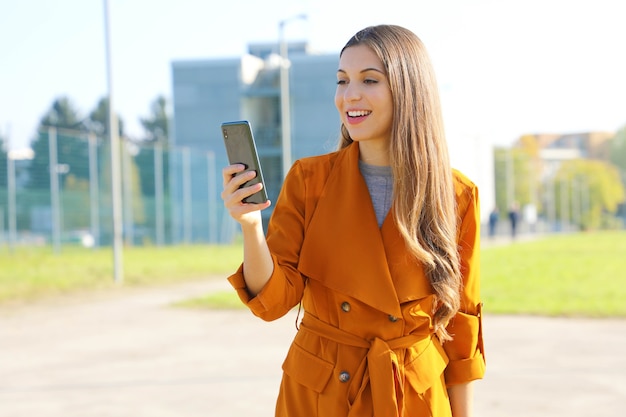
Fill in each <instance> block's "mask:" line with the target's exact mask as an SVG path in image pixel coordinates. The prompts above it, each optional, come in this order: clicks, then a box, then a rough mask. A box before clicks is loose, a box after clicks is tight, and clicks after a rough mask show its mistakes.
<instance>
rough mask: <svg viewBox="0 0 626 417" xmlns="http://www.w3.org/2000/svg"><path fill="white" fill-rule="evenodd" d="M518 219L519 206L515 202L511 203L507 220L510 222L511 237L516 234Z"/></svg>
mask: <svg viewBox="0 0 626 417" xmlns="http://www.w3.org/2000/svg"><path fill="white" fill-rule="evenodd" d="M518 220H519V208H518V205H517V202H515V203H513V204H511V208H510V209H509V222H510V223H511V238H513V239H515V237H516V236H517V222H518Z"/></svg>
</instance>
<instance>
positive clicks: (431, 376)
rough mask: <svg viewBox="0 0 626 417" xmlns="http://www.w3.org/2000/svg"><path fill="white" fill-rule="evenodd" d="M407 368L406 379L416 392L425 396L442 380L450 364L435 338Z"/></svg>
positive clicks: (417, 353) (417, 354)
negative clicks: (425, 393)
mask: <svg viewBox="0 0 626 417" xmlns="http://www.w3.org/2000/svg"><path fill="white" fill-rule="evenodd" d="M414 354H416V356H414V358H413V359H412V360H411V362H409V363H408V364H407V365H406V366H405V378H406V380H407V382H408V383H409V384H410V385H411V387H412V388H413V389H414V390H415V392H417V393H420V394H423V393H424V392H426V391H427V390H428V389H429V388H430V387H432V386H433V385H434V383H435V382H437V381H438V380H440V379H441V375H442V374H443V371H444V369H446V365H447V364H448V356H447V355H446V352H445V351H444V350H443V347H442V346H441V344H440V343H439V341H438V340H437V339H436V338H435V337H433V338H432V339H431V341H430V343H429V344H428V346H426V348H425V349H424V350H422V351H421V352H414Z"/></svg>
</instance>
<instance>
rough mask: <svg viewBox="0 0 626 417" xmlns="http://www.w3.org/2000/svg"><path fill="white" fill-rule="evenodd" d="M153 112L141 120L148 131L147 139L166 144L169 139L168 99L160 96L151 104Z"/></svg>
mask: <svg viewBox="0 0 626 417" xmlns="http://www.w3.org/2000/svg"><path fill="white" fill-rule="evenodd" d="M150 112H151V114H150V115H149V116H148V117H146V118H140V119H139V121H140V122H141V125H142V126H143V128H144V130H145V133H146V138H145V140H146V141H150V142H157V141H158V142H161V143H162V144H164V145H165V144H166V143H167V142H168V139H169V123H168V121H169V116H168V114H167V100H166V99H165V97H164V96H158V97H157V98H156V99H154V101H153V102H152V104H151V105H150Z"/></svg>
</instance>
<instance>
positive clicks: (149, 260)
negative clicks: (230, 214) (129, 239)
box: [0, 245, 242, 303]
mask: <svg viewBox="0 0 626 417" xmlns="http://www.w3.org/2000/svg"><path fill="white" fill-rule="evenodd" d="M241 254H242V251H241V246H240V245H233V246H209V245H206V246H202V245H197V246H195V245H191V246H175V247H164V248H157V247H132V248H125V249H124V253H123V264H124V285H125V286H137V285H150V284H161V283H167V282H174V281H181V280H191V279H196V278H205V277H208V276H211V275H220V276H224V275H226V274H228V273H232V271H234V270H235V269H236V268H237V266H238V265H239V263H240V262H241ZM112 260H113V254H112V251H111V249H110V248H102V249H97V250H88V249H84V248H79V247H64V248H63V249H62V250H61V253H60V254H59V255H55V254H54V253H53V252H52V250H51V249H50V248H19V249H16V250H15V251H14V252H10V251H9V250H8V249H6V248H3V249H2V250H0V265H1V267H0V303H3V302H7V301H16V300H17V301H25V300H26V301H27V300H32V299H35V298H37V297H40V296H49V295H55V294H60V293H68V292H71V291H76V290H94V289H98V290H100V289H107V288H112V287H114V286H115V285H116V284H115V283H114V282H113V261H112Z"/></svg>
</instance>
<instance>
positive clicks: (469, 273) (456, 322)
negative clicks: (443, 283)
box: [443, 183, 485, 386]
mask: <svg viewBox="0 0 626 417" xmlns="http://www.w3.org/2000/svg"><path fill="white" fill-rule="evenodd" d="M468 185H469V186H468ZM458 210H459V216H460V223H461V224H460V227H459V232H458V233H459V248H460V249H459V253H460V258H461V273H462V275H463V288H462V289H461V306H460V309H459V312H458V313H457V314H456V315H455V316H454V317H453V318H452V320H451V321H450V323H449V324H448V328H447V329H448V332H449V333H450V334H451V335H452V337H453V340H452V341H449V342H446V343H444V345H443V347H444V349H445V351H446V354H447V355H448V357H449V359H450V362H449V364H448V366H447V368H446V370H445V379H446V384H447V385H448V386H450V385H456V384H461V383H466V382H469V381H472V380H475V379H480V378H482V377H483V375H484V373H485V353H484V347H483V334H482V303H481V300H480V207H479V200H478V190H477V188H476V186H475V185H473V184H471V183H470V184H466V187H465V190H464V191H463V192H462V193H461V196H460V198H459V199H458Z"/></svg>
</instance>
